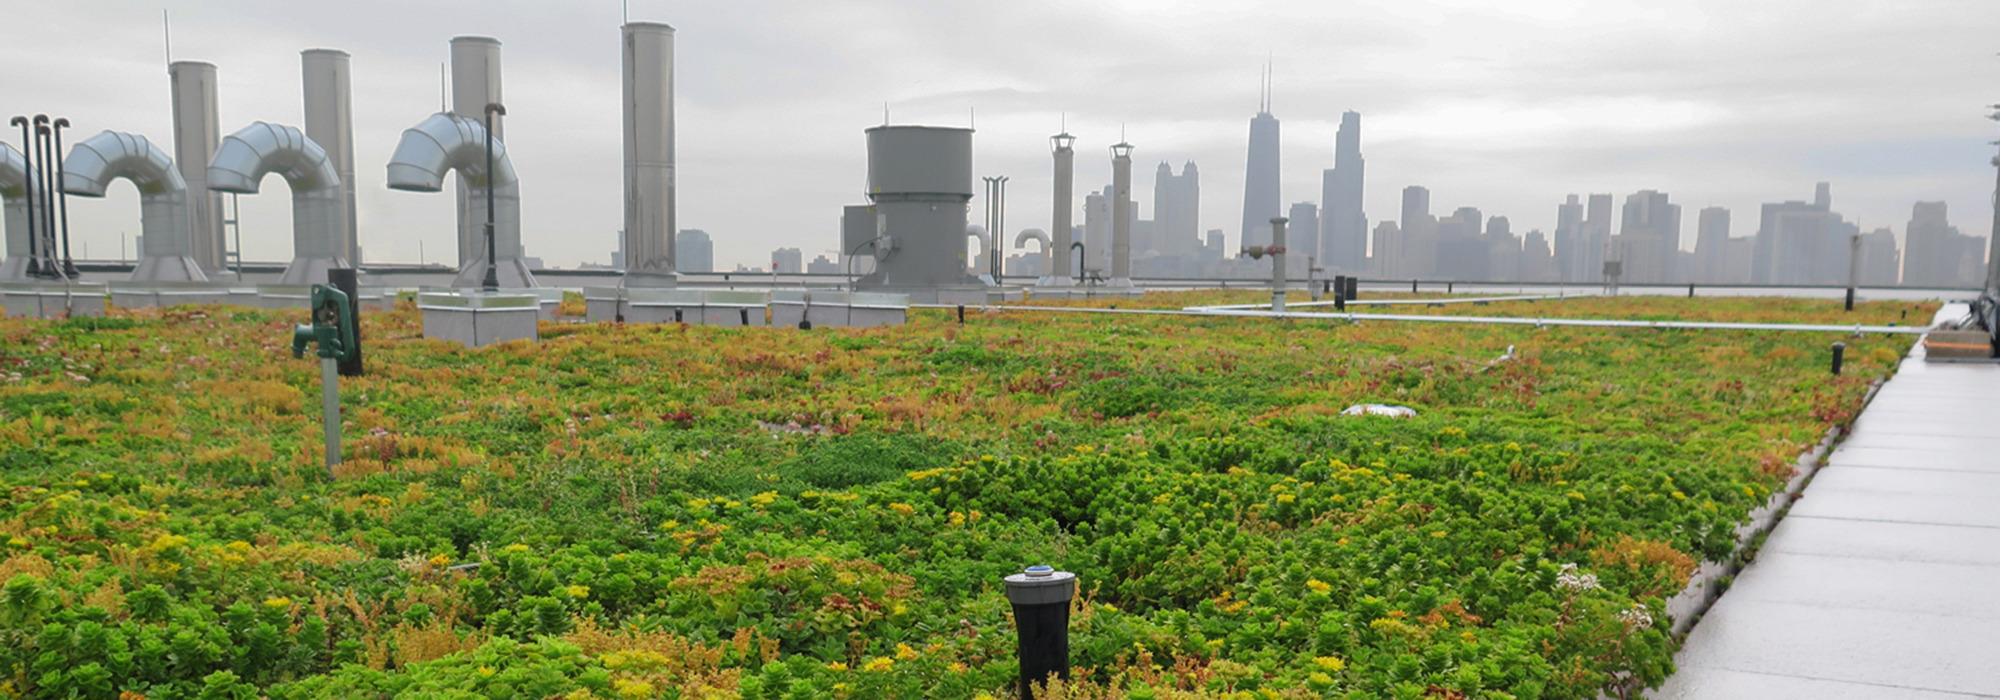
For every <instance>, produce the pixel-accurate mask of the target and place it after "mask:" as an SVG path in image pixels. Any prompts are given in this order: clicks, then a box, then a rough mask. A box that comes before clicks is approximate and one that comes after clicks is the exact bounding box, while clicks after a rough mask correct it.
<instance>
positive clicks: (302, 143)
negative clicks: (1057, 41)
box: [207, 122, 348, 286]
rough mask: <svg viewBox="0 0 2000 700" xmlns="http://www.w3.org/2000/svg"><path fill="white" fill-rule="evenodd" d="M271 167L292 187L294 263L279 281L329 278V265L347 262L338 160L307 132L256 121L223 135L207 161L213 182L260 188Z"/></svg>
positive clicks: (223, 187) (229, 188) (235, 188)
mask: <svg viewBox="0 0 2000 700" xmlns="http://www.w3.org/2000/svg"><path fill="white" fill-rule="evenodd" d="M271 173H277V174H278V175H279V176H280V177H283V178H285V183H286V184H288V185H290V186H291V188H292V264H291V265H288V266H286V267H285V274H284V276H283V277H281V278H279V280H278V284H281V285H301V286H303V285H309V284H324V283H325V282H326V271H327V270H328V269H331V268H336V267H347V266H348V264H347V259H346V258H345V257H344V251H342V250H341V244H342V238H343V234H344V232H343V231H342V230H341V229H340V218H341V217H340V211H341V207H342V206H344V203H343V202H341V201H340V174H339V173H338V172H336V171H335V170H334V166H333V161H332V160H331V159H329V158H327V157H326V151H325V150H322V149H321V148H320V147H319V144H316V143H313V141H312V139H309V138H306V135H305V132H303V131H299V130H298V128H296V127H290V126H283V125H279V124H271V123H268V122H256V123H253V124H251V125H249V126H246V127H243V129H242V130H240V131H237V132H236V133H234V134H230V135H229V136H227V137H225V138H223V139H222V145H221V146H220V147H218V148H217V149H216V150H215V157H214V158H212V159H210V160H209V162H208V170H207V176H208V188H209V189H211V190H217V191H221V192H237V193H241V194H256V193H257V190H258V183H259V182H260V181H262V180H263V179H264V176H265V175H268V174H271Z"/></svg>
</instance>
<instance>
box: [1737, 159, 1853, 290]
mask: <svg viewBox="0 0 2000 700" xmlns="http://www.w3.org/2000/svg"><path fill="white" fill-rule="evenodd" d="M1832 205H1833V198H1832V196H1831V187H1830V186H1829V185H1828V183H1824V182H1822V183H1819V184H1818V186H1816V187H1815V188H1814V190H1813V201H1812V202H1810V203H1808V202H1800V201H1790V202H1780V203H1772V204H1766V205H1764V207H1763V212H1762V217H1761V218H1760V220H1759V221H1758V224H1757V249H1756V252H1755V253H1754V260H1753V261H1752V263H1751V265H1752V267H1751V280H1750V281H1752V282H1755V283H1758V284H1816V285H1844V284H1847V268H1848V261H1849V259H1850V257H1851V256H1852V253H1851V251H1850V248H1849V246H1850V243H1849V239H1851V238H1852V237H1853V236H1854V235H1855V234H1857V233H1860V228H1859V227H1857V226H1855V225H1853V224H1851V223H1848V222H1846V221H1843V220H1842V219H1841V218H1840V215H1839V214H1835V213H1833V210H1832Z"/></svg>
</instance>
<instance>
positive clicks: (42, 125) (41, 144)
mask: <svg viewBox="0 0 2000 700" xmlns="http://www.w3.org/2000/svg"><path fill="white" fill-rule="evenodd" d="M35 150H36V152H37V153H39V154H40V156H39V157H38V158H37V160H39V161H40V163H39V165H41V166H42V167H41V171H40V173H39V174H40V175H41V177H42V276H43V277H49V278H54V277H56V276H58V275H61V274H62V268H59V267H57V266H56V188H57V185H56V181H55V179H56V169H55V168H52V167H49V163H50V162H52V161H54V160H55V157H54V151H55V149H54V148H51V147H50V146H49V115H46V114H37V115H35Z"/></svg>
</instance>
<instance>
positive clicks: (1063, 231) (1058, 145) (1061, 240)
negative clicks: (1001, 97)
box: [1042, 132, 1076, 285]
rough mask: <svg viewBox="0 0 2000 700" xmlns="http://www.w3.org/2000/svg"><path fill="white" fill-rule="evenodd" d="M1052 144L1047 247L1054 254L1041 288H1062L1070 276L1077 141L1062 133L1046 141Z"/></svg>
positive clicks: (1043, 277)
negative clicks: (1053, 183)
mask: <svg viewBox="0 0 2000 700" xmlns="http://www.w3.org/2000/svg"><path fill="white" fill-rule="evenodd" d="M1049 142H1050V143H1051V144H1054V149H1055V164H1056V189H1055V220H1054V221H1053V222H1052V226H1051V227H1050V229H1049V246H1050V248H1049V249H1050V250H1051V251H1053V254H1052V256H1051V257H1050V258H1049V261H1050V264H1049V269H1050V270H1051V271H1052V272H1049V273H1046V274H1043V275H1042V284H1044V285H1063V284H1065V283H1066V282H1067V280H1066V279H1065V278H1067V277H1068V276H1069V269H1070V259H1071V257H1072V255H1073V252H1072V251H1071V250H1070V248H1071V240H1072V239H1071V231H1070V225H1071V224H1070V221H1071V219H1070V217H1071V216H1072V215H1073V214H1074V210H1075V208H1076V205H1075V200H1074V198H1073V195H1074V194H1075V190H1076V150H1075V149H1074V148H1073V146H1075V144H1076V137H1074V136H1071V135H1069V132H1063V133H1061V134H1057V135H1055V136H1051V137H1049Z"/></svg>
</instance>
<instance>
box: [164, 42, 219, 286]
mask: <svg viewBox="0 0 2000 700" xmlns="http://www.w3.org/2000/svg"><path fill="white" fill-rule="evenodd" d="M167 76H168V77H169V78H170V79H171V80H172V81H173V100H174V165H175V166H176V167H178V168H179V169H180V171H181V180H183V181H184V182H186V183H187V193H188V201H187V211H188V232H189V233H188V255H189V256H190V257H193V258H194V260H195V262H197V263H200V264H201V266H202V269H204V270H206V271H207V272H208V274H211V275H214V274H220V273H221V272H222V270H223V264H224V262H225V260H224V258H225V257H226V256H225V254H226V253H227V251H228V250H229V247H228V245H227V244H226V242H225V241H224V240H223V238H222V195H221V194H220V193H218V192H214V191H211V190H210V189H209V188H208V159H209V157H210V156H212V155H215V149H216V147H217V146H220V145H221V144H222V124H221V122H220V121H219V120H218V117H217V115H216V107H215V64H213V63H204V62H201V61H175V62H173V63H171V64H168V66H167Z"/></svg>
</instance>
